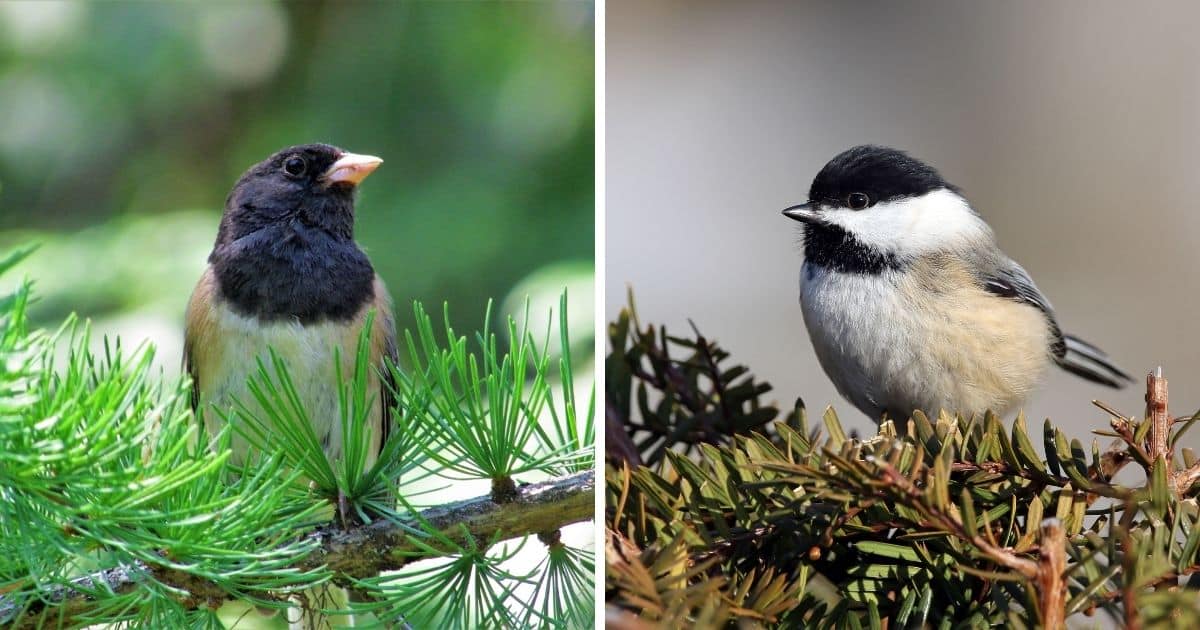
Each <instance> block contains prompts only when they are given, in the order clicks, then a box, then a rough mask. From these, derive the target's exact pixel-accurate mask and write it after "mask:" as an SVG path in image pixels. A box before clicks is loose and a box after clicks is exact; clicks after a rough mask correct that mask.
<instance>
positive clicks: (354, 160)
mask: <svg viewBox="0 0 1200 630" xmlns="http://www.w3.org/2000/svg"><path fill="white" fill-rule="evenodd" d="M382 163H383V158H377V157H375V156H374V155H359V154H357V153H343V154H342V157H340V158H338V161H336V162H334V163H333V165H332V166H330V167H329V170H327V171H325V175H324V176H323V177H324V179H325V181H327V182H329V183H330V184H338V183H345V184H350V185H351V186H356V185H358V183H359V182H361V181H362V180H364V179H366V178H367V175H370V174H371V172H372V171H374V170H375V169H376V168H378V167H379V165H380V164H382Z"/></svg>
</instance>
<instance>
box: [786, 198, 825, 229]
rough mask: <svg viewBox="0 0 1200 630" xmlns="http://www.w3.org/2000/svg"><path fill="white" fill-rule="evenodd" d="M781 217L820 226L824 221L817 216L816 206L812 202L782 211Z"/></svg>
mask: <svg viewBox="0 0 1200 630" xmlns="http://www.w3.org/2000/svg"><path fill="white" fill-rule="evenodd" d="M783 216H785V217H787V218H789V219H794V220H796V221H800V222H801V223H813V224H821V223H824V221H822V220H821V217H820V216H819V215H818V214H817V209H816V204H814V203H813V202H811V201H810V202H808V203H802V204H800V205H798V206H792V207H790V208H784V209H783Z"/></svg>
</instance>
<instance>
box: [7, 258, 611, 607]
mask: <svg viewBox="0 0 1200 630" xmlns="http://www.w3.org/2000/svg"><path fill="white" fill-rule="evenodd" d="M27 253H28V251H27V250H22V251H17V252H14V253H12V254H10V255H8V256H7V257H4V258H3V259H2V260H0V273H3V272H5V271H9V270H11V268H12V267H13V266H14V265H16V264H17V262H18V261H20V260H21V258H23V257H24V255H25V254H27ZM29 302H30V285H29V283H27V282H26V283H21V284H19V285H18V286H17V288H16V289H15V291H13V292H12V293H11V294H8V295H3V296H0V625H3V626H5V627H8V626H14V627H51V628H54V627H82V626H86V625H89V624H98V623H124V624H126V626H127V627H146V628H164V627H171V628H174V627H222V621H221V619H220V618H219V617H218V616H217V614H216V612H215V610H216V609H217V608H218V607H219V606H220V605H221V604H222V603H224V602H225V601H227V600H232V599H237V600H244V601H246V602H250V603H252V604H254V605H255V606H257V607H259V608H265V609H272V608H274V609H280V608H284V607H288V606H291V605H294V603H293V601H292V600H293V599H294V598H295V597H297V596H298V594H300V593H305V592H308V591H310V590H312V589H314V588H315V587H319V586H321V585H323V584H327V583H334V584H338V585H341V586H349V587H352V589H353V593H354V594H355V597H354V598H353V599H354V603H352V604H350V608H351V609H353V611H354V612H355V613H356V617H357V620H358V621H359V622H360V623H361V622H362V621H363V620H364V619H368V620H370V619H373V620H378V621H379V622H382V623H384V624H388V625H396V624H401V623H408V624H410V625H411V626H412V627H416V628H427V627H439V628H454V627H463V628H465V627H478V626H480V625H492V624H494V623H498V624H505V625H508V624H509V623H510V622H512V621H514V620H519V621H521V622H522V623H523V624H524V626H525V627H551V628H576V627H583V626H585V625H590V623H591V621H590V620H591V617H592V612H591V611H592V595H591V594H592V586H591V584H592V581H591V575H592V570H593V569H592V567H594V563H592V562H591V561H590V560H589V556H590V551H581V550H578V549H572V548H569V547H565V546H564V545H563V544H562V542H561V541H560V540H559V538H558V536H557V530H558V528H559V527H562V526H565V525H568V524H570V523H572V522H579V521H586V520H588V518H589V517H590V510H591V508H590V506H591V504H592V499H591V496H592V490H591V489H592V483H591V478H590V476H589V474H587V473H583V474H577V475H575V476H574V477H569V476H565V475H568V474H569V473H573V472H576V471H579V470H584V469H588V468H589V467H590V466H591V462H592V461H593V460H592V459H591V458H592V457H593V455H592V448H593V443H594V431H593V428H592V427H593V422H592V411H591V408H590V407H589V409H588V410H586V411H580V410H577V409H576V408H575V399H574V393H573V391H571V387H572V386H573V380H572V368H573V367H574V366H573V365H572V364H571V362H570V356H569V354H568V355H565V356H564V357H562V359H561V360H560V361H559V362H558V363H557V364H554V362H553V361H552V360H551V358H550V356H549V353H548V351H547V349H546V348H547V342H546V341H542V342H541V343H540V344H539V343H537V342H535V340H534V337H533V335H532V334H531V333H530V332H529V331H528V330H527V329H518V328H516V326H515V325H513V324H512V323H509V325H508V327H507V331H508V333H509V337H508V339H506V340H504V341H505V343H504V344H503V345H504V346H506V347H507V348H508V350H507V351H503V350H502V349H501V347H502V343H501V342H500V341H498V340H497V338H496V335H494V334H492V333H490V332H485V333H482V334H480V335H478V336H476V341H477V342H478V348H477V349H469V348H468V345H467V341H466V339H465V338H463V337H458V336H456V335H455V333H454V331H453V330H451V329H450V328H449V327H448V326H447V327H446V329H445V331H444V333H445V341H438V340H437V337H436V335H435V333H434V327H433V325H432V322H431V320H430V318H429V317H428V316H427V315H425V311H424V309H423V308H422V307H421V306H420V305H419V304H418V305H416V307H415V313H416V316H417V318H418V325H417V328H416V330H415V331H414V332H412V333H410V334H409V335H408V336H407V337H406V341H407V350H408V352H409V355H410V357H411V358H412V361H413V363H412V366H411V367H409V368H405V369H401V368H399V367H397V366H391V368H392V369H393V373H394V374H395V376H396V380H397V387H396V388H395V390H396V391H395V392H394V393H395V395H396V398H397V402H398V404H397V406H396V407H395V408H394V409H393V419H394V421H395V425H394V426H395V428H394V430H393V431H391V433H390V435H389V437H388V439H387V441H386V442H385V444H384V446H383V455H382V456H381V457H379V459H378V461H377V462H376V463H375V464H374V465H373V466H371V467H366V466H365V462H366V457H367V453H366V448H367V445H368V444H369V443H370V436H368V435H366V433H365V431H364V430H363V426H364V425H363V423H362V422H361V419H362V417H363V416H364V415H365V414H366V413H367V412H368V410H369V409H370V408H371V406H372V405H376V404H379V403H378V399H377V396H378V393H377V392H371V391H369V390H368V386H367V383H368V380H369V379H368V376H369V370H370V369H371V368H370V366H369V364H368V355H369V353H368V348H367V339H366V337H365V335H364V338H363V339H362V340H361V342H360V344H359V347H358V348H357V355H356V359H357V364H356V367H355V373H354V374H352V375H340V376H339V378H342V379H343V380H342V382H341V384H340V387H341V389H340V394H341V395H340V401H341V421H342V427H343V432H344V439H345V444H346V450H345V455H344V457H343V458H342V459H340V460H336V461H329V460H327V459H326V458H325V455H324V453H323V451H322V449H321V446H320V444H319V442H318V441H317V440H315V438H314V436H313V435H312V431H311V428H310V424H309V423H308V418H307V415H306V411H305V410H304V409H303V408H302V407H301V406H300V405H299V404H298V402H297V401H298V400H300V397H299V396H298V395H297V392H296V390H295V386H294V384H293V383H292V382H291V380H290V379H289V377H288V374H287V366H286V365H285V364H283V363H282V362H281V361H279V360H278V358H276V357H272V360H270V361H264V362H262V363H261V364H260V366H259V368H260V369H259V370H258V374H257V376H256V377H255V378H254V379H253V381H252V385H253V386H252V391H253V395H254V397H255V398H256V399H257V402H258V403H260V404H261V406H262V408H263V409H265V410H266V415H267V417H256V416H254V415H253V414H252V413H251V412H250V410H249V407H248V406H243V407H241V408H239V409H237V410H235V411H234V413H235V414H236V415H237V416H238V417H237V420H238V422H236V423H233V424H231V425H230V427H233V426H236V427H237V429H236V430H238V431H241V432H242V433H243V434H244V435H245V436H246V437H247V438H248V439H249V441H250V442H251V443H252V444H253V445H254V446H256V447H257V452H256V453H255V454H254V455H253V456H251V457H249V458H248V459H247V462H248V463H246V464H245V465H244V466H243V467H241V468H237V467H234V466H233V465H231V464H230V463H229V450H228V445H229V441H230V437H231V435H230V431H231V430H234V429H232V428H230V427H227V428H226V429H225V431H224V432H223V433H222V434H221V435H220V436H219V437H218V438H216V439H215V440H212V439H210V438H209V436H208V434H207V433H206V432H205V430H204V427H203V423H202V422H199V421H198V420H197V419H196V418H195V417H194V416H193V414H192V412H191V409H190V406H189V386H188V384H187V383H186V382H182V381H173V380H170V379H166V380H164V379H162V378H160V377H159V376H156V375H155V374H154V371H153V370H152V368H151V361H152V359H153V349H152V348H149V347H140V348H137V349H136V350H134V351H132V352H127V351H125V349H124V348H122V347H121V344H120V342H119V341H114V342H112V343H106V344H105V346H104V347H105V351H104V353H103V354H102V355H101V356H95V355H93V353H92V352H91V351H90V350H89V347H90V346H89V335H88V328H87V326H86V325H85V324H81V323H79V322H77V321H75V320H74V319H71V320H68V321H67V322H66V323H65V324H64V325H63V326H62V327H61V328H60V329H59V330H58V331H57V332H55V333H52V334H48V333H44V332H40V331H35V330H30V327H29V322H28V319H27V308H28V306H29ZM565 309H566V295H565V293H564V295H563V296H562V299H561V301H560V312H559V313H558V316H559V318H560V319H559V322H560V323H565V321H566V314H565ZM528 320H529V318H528V316H527V317H526V321H528ZM447 321H448V318H447ZM551 321H553V320H551ZM366 330H370V327H369V326H368V327H366ZM485 330H486V329H485ZM546 330H547V337H549V335H550V334H551V332H550V331H551V327H550V326H548V327H547V329H546ZM558 334H559V335H561V338H562V345H563V347H564V348H567V347H569V345H570V344H569V343H568V340H567V338H566V335H567V331H566V330H565V326H562V327H560V330H559V331H558ZM552 368H555V369H556V371H557V372H558V374H559V376H560V377H561V382H558V383H554V384H551V383H550V381H549V376H550V374H551V373H552ZM343 377H344V378H343ZM529 383H532V385H529ZM481 424H487V426H488V427H492V428H497V427H499V428H502V429H503V430H497V431H493V430H492V429H482V430H481V429H480V428H479V427H478V426H477V425H481ZM544 424H545V425H547V426H543V425H544ZM464 435H473V436H474V439H475V441H474V442H471V443H470V445H469V446H464V445H463V444H462V443H461V442H459V440H460V438H461V437H462V436H464ZM252 450H254V449H252ZM485 454H486V455H487V456H488V457H487V458H486V459H485V458H484V457H483V455H485ZM447 470H452V471H453V472H454V473H456V474H457V475H458V476H459V477H461V478H470V479H492V480H493V482H495V479H504V480H506V481H505V484H506V485H509V486H512V487H513V488H514V490H513V491H512V492H510V493H508V494H506V495H505V496H503V497H497V499H503V501H506V502H508V504H507V505H505V506H498V505H497V501H492V500H490V499H489V498H487V497H482V498H479V499H475V500H468V501H460V502H457V503H454V504H450V505H436V504H435V505H432V507H431V505H430V504H431V503H445V501H444V499H443V500H441V501H438V502H434V501H430V498H431V497H432V496H433V495H431V494H429V493H427V494H424V495H421V494H416V493H411V492H409V491H408V488H409V487H411V486H412V485H413V483H414V482H420V481H422V480H426V481H428V478H429V477H431V476H432V477H433V478H441V477H442V476H443V475H444V472H445V471H447ZM556 476H557V477H556ZM545 479H549V480H550V481H548V482H545V483H542V484H532V485H526V482H531V481H539V480H545ZM427 485H428V484H427ZM530 489H537V490H539V491H540V492H541V495H540V497H531V496H530V495H529V492H528V490H530ZM555 489H558V491H557V493H556V492H555ZM568 504H570V505H572V506H575V507H572V508H571V509H566V508H564V507H563V506H566V505H568ZM580 505H585V506H586V511H581V510H580V509H579V507H578V506H580ZM548 507H549V508H552V509H547V508H548ZM503 510H507V511H503ZM522 515H524V516H525V517H526V518H525V519H524V521H527V522H524V521H523V519H522ZM533 534H542V536H541V538H542V539H543V540H545V543H544V544H543V543H539V542H538V541H537V539H535V538H533V537H532V536H531V535H533ZM347 541H349V542H347ZM526 545H541V548H542V549H543V550H544V552H543V558H544V559H543V560H542V562H541V564H540V565H538V566H532V567H530V568H527V569H524V570H519V571H518V570H515V569H514V568H513V567H512V566H511V565H506V564H504V562H505V560H507V559H510V558H512V557H513V555H514V554H515V553H516V551H517V550H519V549H520V548H521V547H522V546H526ZM381 569H389V570H395V569H399V571H397V572H389V573H383V574H381V573H380V570H381ZM530 593H532V595H531V594H530ZM303 605H304V606H308V607H317V606H319V605H320V603H314V602H303ZM323 612H324V613H325V614H326V615H328V616H329V618H330V619H335V618H336V617H337V616H338V615H342V614H345V613H347V612H349V611H348V610H343V609H324V610H323ZM364 613H365V615H364ZM368 615H369V616H368ZM584 619H586V620H587V623H586V624H585V623H581V620H584Z"/></svg>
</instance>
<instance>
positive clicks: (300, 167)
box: [283, 155, 308, 177]
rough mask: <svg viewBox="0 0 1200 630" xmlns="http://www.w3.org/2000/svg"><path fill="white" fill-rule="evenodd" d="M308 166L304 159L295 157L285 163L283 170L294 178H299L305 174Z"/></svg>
mask: <svg viewBox="0 0 1200 630" xmlns="http://www.w3.org/2000/svg"><path fill="white" fill-rule="evenodd" d="M306 166H308V165H307V164H305V163H304V158H302V157H300V156H298V155H293V156H292V157H290V158H288V159H286V160H284V161H283V170H284V171H285V172H286V173H287V174H288V175H291V176H292V177H299V176H301V175H303V174H304V168H305V167H306Z"/></svg>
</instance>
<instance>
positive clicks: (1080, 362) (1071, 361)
mask: <svg viewBox="0 0 1200 630" xmlns="http://www.w3.org/2000/svg"><path fill="white" fill-rule="evenodd" d="M1063 341H1064V342H1065V343H1066V346H1067V352H1066V353H1065V354H1064V355H1063V356H1061V357H1059V358H1058V365H1059V366H1060V367H1062V368H1063V369H1064V370H1066V371H1068V372H1070V373H1072V374H1075V375H1076V376H1080V377H1083V378H1085V379H1087V380H1089V381H1092V382H1093V383H1099V384H1101V385H1106V386H1108V387H1115V388H1121V387H1124V386H1126V385H1128V384H1130V383H1132V382H1133V377H1131V376H1129V374H1127V373H1126V372H1125V371H1124V370H1122V369H1121V368H1119V367H1117V366H1116V365H1115V364H1114V363H1113V362H1112V361H1111V360H1110V359H1109V358H1108V355H1107V354H1105V353H1104V351H1103V350H1101V349H1100V348H1097V347H1096V346H1094V345H1092V344H1090V343H1088V342H1086V341H1084V340H1082V339H1080V338H1078V337H1073V336H1071V335H1063Z"/></svg>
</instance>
